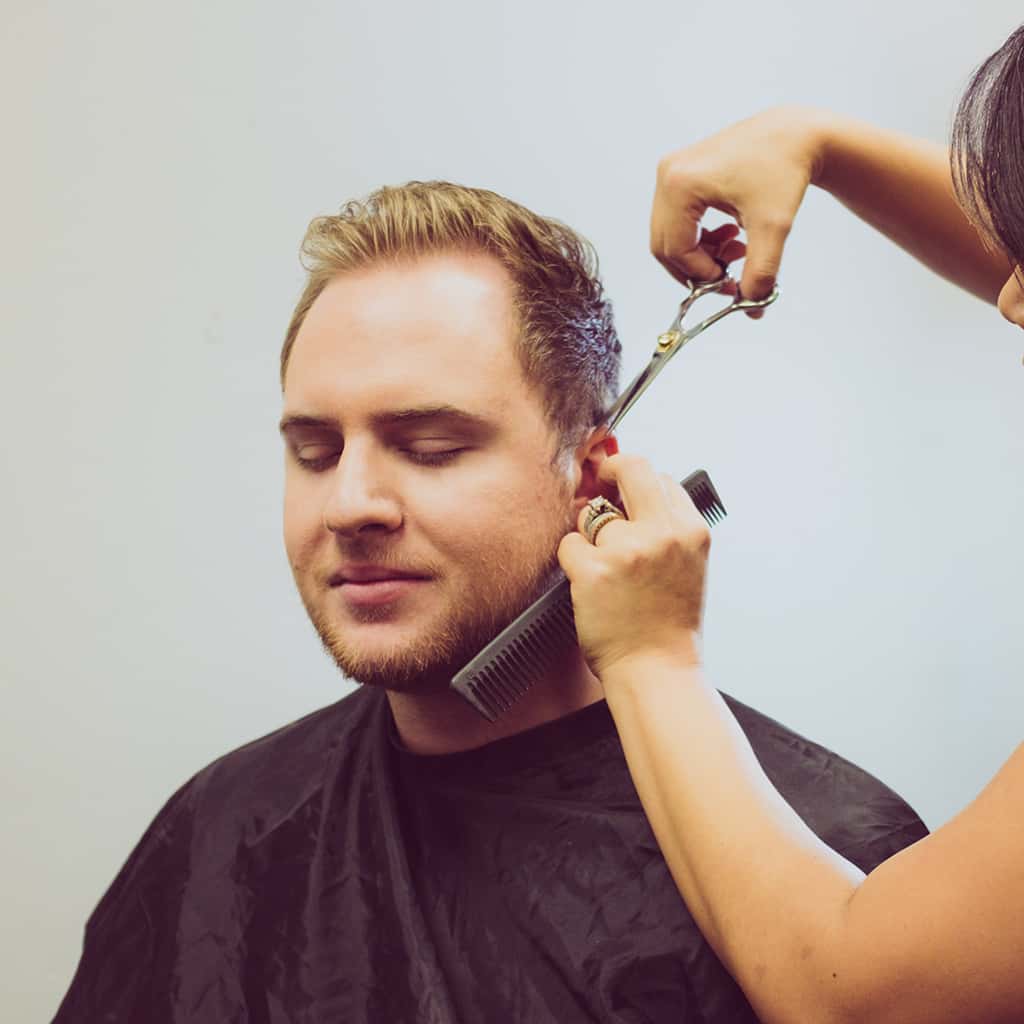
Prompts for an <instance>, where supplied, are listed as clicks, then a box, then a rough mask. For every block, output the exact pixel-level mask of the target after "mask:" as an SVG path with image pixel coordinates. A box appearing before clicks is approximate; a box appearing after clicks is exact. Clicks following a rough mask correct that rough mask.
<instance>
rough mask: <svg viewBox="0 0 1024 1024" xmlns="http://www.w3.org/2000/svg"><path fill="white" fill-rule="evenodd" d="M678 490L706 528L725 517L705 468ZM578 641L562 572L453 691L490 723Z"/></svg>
mask: <svg viewBox="0 0 1024 1024" xmlns="http://www.w3.org/2000/svg"><path fill="white" fill-rule="evenodd" d="M681 486H682V487H683V488H684V489H685V490H686V493H687V494H689V495H690V497H691V499H692V500H693V503H694V504H695V505H696V506H697V510H698V511H699V512H700V514H701V515H702V516H703V517H704V519H705V520H706V521H707V524H708V525H709V526H714V525H715V524H716V523H719V522H721V521H722V520H723V519H724V518H725V506H724V505H723V504H722V499H721V498H720V497H719V496H718V491H716V490H715V485H714V484H713V483H712V482H711V478H710V477H709V476H708V475H707V473H706V472H704V470H703V469H698V470H697V472H696V473H691V474H690V475H689V476H688V477H687V478H686V479H685V480H683V481H682V484H681ZM576 642H577V641H576V621H575V619H574V618H573V614H572V595H571V594H570V592H569V581H568V580H567V579H566V578H565V575H564V574H561V579H560V580H559V581H558V582H557V583H554V584H552V586H551V587H549V588H548V590H547V591H546V592H545V593H544V594H543V595H542V596H541V597H539V598H537V600H536V601H534V602H533V604H531V605H530V607H529V608H527V609H526V611H525V612H523V613H522V615H520V616H519V617H518V618H517V619H516V620H515V621H513V622H512V623H511V624H510V625H508V626H506V627H505V629H503V630H502V631H501V632H500V633H499V634H498V635H497V636H496V637H495V638H494V639H493V640H492V641H491V642H490V643H489V644H488V645H487V646H486V647H485V648H484V649H483V650H482V651H481V652H480V653H479V654H478V655H477V656H476V657H475V658H474V659H473V660H472V661H471V662H469V664H468V665H466V666H465V668H463V669H461V670H460V671H459V673H458V674H457V675H456V676H455V678H454V679H452V683H451V685H452V689H453V690H455V691H456V693H458V694H460V695H461V696H462V697H464V698H465V699H466V700H468V701H469V703H470V704H472V705H473V707H475V708H476V709H477V711H479V712H480V714H481V715H483V716H484V718H486V719H487V720H488V721H489V722H493V721H495V720H496V719H497V717H498V715H500V714H501V713H502V712H503V711H507V710H508V709H509V708H510V707H511V706H512V705H513V704H514V703H515V702H516V701H517V700H518V699H519V698H520V697H522V696H523V694H524V693H526V691H527V690H528V689H529V688H530V686H531V684H532V683H533V681H534V680H535V679H537V678H538V677H539V676H542V675H543V674H544V673H545V672H546V671H547V670H548V669H550V668H552V667H553V666H554V665H555V664H556V663H557V661H558V660H559V658H561V657H563V656H564V655H565V653H566V651H567V650H568V649H569V648H570V647H571V646H572V645H574V644H575V643H576Z"/></svg>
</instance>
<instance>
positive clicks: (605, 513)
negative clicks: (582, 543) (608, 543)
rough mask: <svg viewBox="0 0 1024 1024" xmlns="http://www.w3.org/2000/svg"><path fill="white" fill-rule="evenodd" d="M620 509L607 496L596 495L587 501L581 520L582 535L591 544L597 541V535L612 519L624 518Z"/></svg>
mask: <svg viewBox="0 0 1024 1024" xmlns="http://www.w3.org/2000/svg"><path fill="white" fill-rule="evenodd" d="M625 518H626V517H625V516H624V515H623V514H622V510H621V509H619V508H617V507H616V506H615V505H613V504H612V503H611V502H610V501H609V500H608V499H607V498H605V497H602V496H601V495H598V496H597V497H596V498H591V499H590V501H588V502H587V516H586V518H585V519H584V520H583V536H584V537H586V538H587V540H588V541H590V543H591V544H596V543H597V535H598V534H599V533H600V532H601V530H602V529H603V528H604V527H605V526H607V525H608V524H609V523H610V522H611V521H612V520H613V519H625Z"/></svg>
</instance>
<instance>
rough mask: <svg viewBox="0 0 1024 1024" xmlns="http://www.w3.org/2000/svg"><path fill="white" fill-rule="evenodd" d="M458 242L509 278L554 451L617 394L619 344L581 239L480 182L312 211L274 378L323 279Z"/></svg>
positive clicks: (387, 191)
mask: <svg viewBox="0 0 1024 1024" xmlns="http://www.w3.org/2000/svg"><path fill="white" fill-rule="evenodd" d="M460 249H462V250H465V249H470V250H480V251H483V252H485V253H488V254H490V255H491V256H493V257H494V258H495V259H497V260H498V261H499V262H500V263H501V264H502V266H503V267H504V268H505V269H506V271H508V273H509V276H510V277H511V278H512V281H513V286H514V296H515V305H516V312H517V314H518V317H519V323H520V331H519V335H518V338H517V355H518V357H519V361H520V365H521V366H522V368H523V373H524V375H525V377H526V379H527V380H528V381H529V382H530V383H531V384H533V385H534V386H535V387H536V388H538V390H539V392H540V395H541V400H542V403H543V407H544V411H545V413H546V415H547V417H548V420H549V422H550V423H551V425H552V426H553V427H554V429H555V431H556V434H557V435H558V437H559V442H560V452H559V453H560V454H561V453H562V452H564V451H565V450H567V449H568V448H570V447H574V446H575V445H576V444H578V443H579V442H580V441H581V440H582V438H583V436H584V434H585V433H586V432H587V430H589V429H590V428H591V427H593V426H595V425H597V424H599V423H600V422H601V420H602V418H603V416H604V413H605V412H606V410H607V408H608V406H609V405H610V404H611V401H612V400H613V399H614V397H615V394H616V391H617V388H618V376H619V364H620V355H621V351H622V347H621V345H620V344H619V339H618V335H617V333H616V330H615V325H614V322H613V320H612V311H611V304H610V303H609V301H608V300H607V299H606V298H605V297H604V292H603V288H602V286H601V282H600V280H599V278H598V276H597V257H596V255H595V253H594V250H593V247H592V246H591V245H590V243H589V242H588V241H587V240H586V239H585V238H583V237H581V236H580V235H578V234H577V233H576V232H575V231H573V230H572V229H571V228H569V227H566V225H564V224H561V223H559V222H558V221H556V220H551V219H549V218H547V217H541V216H539V215H538V214H535V213H533V212H532V211H530V210H528V209H526V207H524V206H520V205H519V204H518V203H514V202H512V200H510V199H506V198H505V197H504V196H500V195H498V194H497V193H495V192H489V191H487V190H485V189H477V188H467V187H465V186H462V185H454V184H452V183H450V182H446V181H429V182H420V181H412V182H409V183H408V184H406V185H401V186H398V187H385V188H381V189H378V190H377V191H376V192H374V193H372V194H371V195H370V196H368V197H367V198H366V199H365V200H363V201H362V202H357V201H354V202H350V203H348V204H346V205H345V206H344V207H343V208H342V210H341V212H340V213H339V214H337V215H336V216H330V217H317V218H316V219H314V220H313V221H312V222H311V223H310V225H309V228H308V229H307V231H306V236H305V238H304V239H303V241H302V247H301V254H302V263H303V266H304V267H305V268H306V270H307V272H308V274H309V277H308V279H307V283H306V286H305V289H304V290H303V292H302V295H301V296H300V298H299V301H298V304H297V305H296V307H295V312H294V313H293V314H292V318H291V322H290V323H289V325H288V331H287V333H286V335H285V340H284V346H283V348H282V350H281V386H282V388H283V387H284V380H285V374H286V372H287V369H288V359H289V356H290V355H291V350H292V346H293V345H294V344H295V338H296V336H297V335H298V333H299V329H300V328H301V327H302V323H303V321H304V320H305V317H306V314H307V313H308V312H309V310H310V307H311V306H312V305H313V303H314V302H315V301H316V299H317V297H318V296H319V295H320V293H321V291H323V289H324V286H325V285H326V284H327V282H328V281H330V280H331V278H333V277H335V276H336V275H337V274H342V273H345V272H346V271H350V270H356V269H359V268H361V267H365V266H367V265H368V264H370V263H373V262H375V261H378V260H387V259H398V258H406V257H416V256H421V255H425V254H429V253H435V252H448V251H457V250H460Z"/></svg>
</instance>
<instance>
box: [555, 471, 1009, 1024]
mask: <svg viewBox="0 0 1024 1024" xmlns="http://www.w3.org/2000/svg"><path fill="white" fill-rule="evenodd" d="M599 474H600V477H601V478H602V479H603V480H604V481H605V482H606V483H607V484H609V485H610V486H611V487H613V488H614V489H615V490H616V491H617V494H618V496H619V497H620V498H621V500H622V502H623V504H624V505H625V507H626V510H627V512H628V515H629V521H628V522H612V523H611V524H609V525H608V526H606V527H604V529H603V530H602V531H601V533H600V535H599V537H598V543H597V546H593V545H590V544H588V543H587V542H586V541H585V540H584V539H583V538H582V537H581V536H580V534H578V533H574V534H570V535H569V536H567V537H566V538H564V539H563V541H562V545H561V547H560V548H559V559H560V561H561V564H562V567H563V568H564V569H565V571H566V574H567V575H568V577H569V579H570V581H571V583H572V594H573V606H574V611H575V615H576V625H577V631H578V635H579V637H580V642H581V644H582V645H583V648H584V653H585V654H586V656H587V661H588V663H589V664H590V665H591V668H592V669H593V671H594V672H595V674H596V675H597V676H598V677H599V678H600V680H601V682H602V684H603V686H604V691H605V696H606V698H607V701H608V706H609V708H610V710H611V712H612V715H613V716H614V719H615V723H616V727H617V728H618V731H619V735H620V737H621V740H622V745H623V749H624V750H625V754H626V759H627V761H628V763H629V769H630V773H631V775H632V777H633V781H634V783H635V785H636V788H637V792H638V794H639V795H640V799H641V800H642V802H643V805H644V809H645V811H646V813H647V816H648V818H649V820H650V822H651V826H652V828H653V829H654V833H655V835H656V836H657V839H658V843H659V845H660V847H661V849H662V852H663V853H664V856H665V859H666V861H667V863H668V865H669V868H670V869H671V871H672V874H673V877H674V878H675V881H676V883H677V885H678V886H679V889H680V892H681V893H682V895H683V898H684V899H685V900H686V903H687V905H688V907H689V908H690V911H691V913H692V914H693V916H694V919H695V920H696V921H697V924H698V925H699V927H700V929H701V931H702V932H703V933H704V935H705V936H706V937H707V939H708V941H709V942H710V943H711V945H712V946H713V947H714V949H715V951H716V952H717V953H718V955H719V956H720V957H721V959H722V960H723V962H724V963H725V964H726V966H727V967H728V968H729V970H730V971H731V973H732V974H733V975H734V977H735V978H736V980H737V981H738V982H739V984H740V986H741V987H742V988H743V990H744V992H745V993H746V995H747V998H748V999H749V1000H750V1001H751V1003H752V1005H753V1006H754V1008H755V1010H756V1011H757V1013H758V1015H759V1017H760V1018H761V1019H762V1020H764V1021H765V1022H766V1024H806V1022H808V1021H813V1022H815V1024H942V1022H950V1024H952V1022H956V1024H963V1022H965V1021H979V1022H980V1021H984V1022H986V1024H1000V1022H1004V1021H1006V1022H1009V1021H1018V1022H1019V1021H1021V1020H1024V971H1022V970H1021V969H1020V958H1021V951H1022V950H1024V815H1022V814H1021V807H1022V806H1024V747H1021V748H1019V749H1018V750H1017V752H1016V753H1015V754H1014V755H1013V757H1012V758H1011V759H1010V761H1009V762H1008V763H1007V764H1006V765H1005V766H1004V767H1003V768H1002V770H1001V771H1000V772H999V774H998V775H997V776H996V777H995V779H994V780H993V781H992V782H991V783H989V785H988V787H987V788H986V789H985V790H984V791H983V792H982V794H981V795H980V796H979V797H978V798H977V799H976V800H975V801H974V803H973V804H971V805H970V806H969V807H968V808H967V809H966V810H965V811H963V812H962V813H961V814H959V815H958V816H957V817H956V818H955V819H954V820H953V821H951V822H950V823H949V824H948V825H946V826H944V827H943V828H941V829H939V830H938V831H937V832H935V833H934V834H933V835H931V836H929V837H927V838H926V839H923V840H921V841H920V842H919V843H916V844H914V845H913V846H911V847H908V848H907V849H905V850H903V851H901V852H900V853H898V854H897V855H896V856H894V857H892V858H891V859H890V860H888V861H886V862H885V863H884V864H882V865H880V866H879V867H878V868H876V869H875V870H874V871H873V872H872V873H871V874H870V875H869V876H867V878H866V879H865V878H864V877H863V875H862V874H861V872H860V871H859V870H858V869H857V868H855V867H853V866H852V865H850V864H849V863H848V862H847V861H845V860H844V859H843V858H842V857H840V856H839V855H838V854H837V853H835V852H834V851H832V850H831V849H829V847H827V846H826V845H825V844H824V843H822V842H821V841H820V840H819V839H818V838H817V836H815V835H814V833H813V832H811V830H810V829H809V828H808V827H807V826H806V825H805V824H804V823H803V821H802V820H801V819H800V818H799V817H798V816H797V815H796V813H795V812H794V811H793V810H792V809H791V808H790V807H789V805H788V804H787V803H786V802H785V801H784V800H783V799H782V797H781V796H779V794H778V793H777V792H776V790H775V789H774V788H773V787H772V785H771V784H770V782H769V781H768V779H767V777H766V776H765V774H764V772H763V771H762V770H761V767H760V765H759V764H758V762H757V759H756V757H755V756H754V753H753V751H752V750H751V748H750V745H749V743H748V742H747V740H746V737H745V736H744V735H743V733H742V731H741V730H740V729H739V727H738V725H737V724H736V722H735V720H734V718H733V717H732V715H731V714H730V713H729V711H728V709H727V708H726V707H725V705H724V704H723V702H722V700H721V698H720V697H719V696H718V694H717V693H716V692H715V690H714V688H713V687H712V686H711V685H710V684H709V682H708V681H707V679H706V678H705V676H704V672H703V669H702V667H701V663H700V656H699V645H698V641H697V634H698V631H699V628H700V619H701V604H702V595H703V581H704V566H705V563H706V558H707V551H708V540H709V535H708V531H707V527H706V526H705V524H704V523H703V521H702V520H701V519H700V516H699V515H698V513H697V511H696V509H695V508H694V507H693V505H692V503H691V502H690V501H689V499H688V498H686V497H685V494H684V493H683V492H682V490H681V488H679V487H678V486H677V485H676V484H675V483H674V482H673V481H672V480H671V478H668V477H662V478H659V477H658V475H657V474H655V473H654V471H653V470H652V469H651V468H650V466H649V465H648V464H647V463H646V462H645V461H643V460H638V459H635V458H631V457H628V456H622V455H616V456H613V457H612V458H609V459H607V460H605V462H603V463H602V464H601V467H600V469H599ZM659 480H660V485H659Z"/></svg>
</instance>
